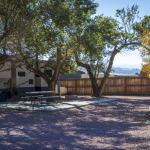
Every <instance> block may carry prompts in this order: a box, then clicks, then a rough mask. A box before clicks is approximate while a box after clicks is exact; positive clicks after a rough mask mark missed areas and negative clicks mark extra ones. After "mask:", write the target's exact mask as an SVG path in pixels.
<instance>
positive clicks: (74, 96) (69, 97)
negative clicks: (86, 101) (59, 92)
mask: <svg viewBox="0 0 150 150" xmlns="http://www.w3.org/2000/svg"><path fill="white" fill-rule="evenodd" d="M65 100H78V96H77V95H65Z"/></svg>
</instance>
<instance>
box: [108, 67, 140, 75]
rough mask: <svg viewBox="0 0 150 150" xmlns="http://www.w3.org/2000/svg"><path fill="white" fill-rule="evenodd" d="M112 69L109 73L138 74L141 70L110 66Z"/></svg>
mask: <svg viewBox="0 0 150 150" xmlns="http://www.w3.org/2000/svg"><path fill="white" fill-rule="evenodd" d="M112 69H113V70H114V71H111V73H116V74H132V75H135V73H138V74H140V72H141V70H140V69H138V68H120V67H112Z"/></svg>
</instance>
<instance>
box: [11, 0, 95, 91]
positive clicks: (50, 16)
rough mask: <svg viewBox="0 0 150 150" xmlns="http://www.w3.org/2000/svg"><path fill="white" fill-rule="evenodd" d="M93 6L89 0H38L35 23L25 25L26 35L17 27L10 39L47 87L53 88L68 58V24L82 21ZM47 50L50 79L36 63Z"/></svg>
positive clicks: (69, 51)
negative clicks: (51, 55) (53, 59)
mask: <svg viewBox="0 0 150 150" xmlns="http://www.w3.org/2000/svg"><path fill="white" fill-rule="evenodd" d="M96 7H97V5H96V4H94V3H93V1H91V0H68V1H59V0H57V1H55V0H47V1H43V0H39V2H38V3H37V5H36V9H35V10H36V12H35V13H36V14H37V17H36V19H35V20H34V22H35V24H34V25H32V27H31V28H30V29H29V33H30V35H29V34H26V32H24V31H20V32H17V33H16V34H15V39H12V40H11V42H10V43H11V44H10V45H11V47H13V49H17V51H18V52H19V54H20V56H21V58H23V60H24V63H25V65H26V67H27V69H29V70H30V71H32V72H34V73H35V74H37V75H39V76H40V77H42V78H43V79H44V80H45V81H46V83H47V84H48V90H55V85H56V81H57V79H58V76H59V73H60V70H61V69H62V67H63V65H65V64H66V63H68V62H69V59H70V58H71V49H70V45H71V44H70V42H71V41H70V38H69V36H68V35H69V34H70V32H71V30H72V26H77V25H80V24H82V23H83V22H85V20H86V19H87V16H88V15H89V14H93V13H94V12H95V8H96ZM51 52H54V54H55V56H56V60H57V63H56V65H55V68H54V74H53V76H52V79H50V78H49V77H48V76H47V75H46V74H45V73H43V72H41V70H40V69H39V66H38V64H39V61H40V60H39V59H40V58H41V57H42V56H44V55H45V54H49V53H51ZM56 54H57V55H56ZM33 63H34V64H36V65H33Z"/></svg>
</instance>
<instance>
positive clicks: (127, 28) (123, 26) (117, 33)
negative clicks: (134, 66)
mask: <svg viewBox="0 0 150 150" xmlns="http://www.w3.org/2000/svg"><path fill="white" fill-rule="evenodd" d="M138 13H139V12H138V6H137V5H133V6H132V7H131V8H129V7H127V9H126V10H125V9H124V8H123V9H121V10H117V12H116V16H117V17H119V18H120V21H121V22H119V21H115V20H113V21H112V19H111V18H107V20H108V21H106V22H104V23H103V25H104V30H100V31H99V34H98V36H99V38H100V39H101V40H100V41H99V42H100V43H99V44H101V45H105V48H104V47H103V46H102V47H101V50H104V52H105V50H106V49H109V53H108V54H109V55H107V56H110V58H109V61H108V65H107V67H106V70H105V72H104V77H103V78H102V81H101V84H100V86H99V85H98V84H97V82H96V78H94V77H93V74H92V72H91V64H90V63H89V64H87V63H84V61H83V62H82V59H81V61H79V60H78V59H77V53H75V54H76V62H77V64H78V65H79V66H82V67H84V68H86V69H87V72H88V74H89V76H90V79H91V83H92V89H93V96H100V95H102V91H103V88H104V85H105V82H106V80H107V78H108V77H109V74H110V72H111V69H112V65H113V61H114V58H115V56H116V55H117V54H118V53H120V52H121V51H123V50H127V49H130V50H134V49H135V48H138V47H137V46H142V45H141V42H140V40H139V37H140V35H141V34H142V30H141V28H142V26H145V27H147V28H149V20H150V18H149V17H145V18H144V19H143V20H142V21H141V22H136V21H137V18H138ZM98 23H99V22H98ZM116 23H117V24H116ZM101 26H102V24H101V23H99V28H101ZM106 26H109V27H106ZM102 27H103V26H102ZM97 28H98V27H97ZM107 28H108V29H107ZM114 28H115V30H114ZM102 29H103V28H102ZM89 37H91V36H89ZM82 41H83V40H82ZM84 41H86V40H84ZM91 41H92V39H91V40H89V41H88V43H89V44H91ZM97 42H98V40H96V43H97ZM96 43H95V45H96ZM93 45H94V44H93ZM82 46H83V47H84V48H83V49H85V45H83V44H82ZM94 48H96V49H97V48H98V49H99V47H94ZM98 49H97V50H98ZM88 51H93V47H92V48H90V47H89V48H88ZM82 52H83V53H85V52H84V51H82ZM96 52H97V51H96ZM96 52H95V51H94V53H95V54H97V53H96ZM101 54H102V53H100V56H101ZM105 54H106V53H105ZM95 56H96V55H95ZM90 58H92V57H91V56H90V57H89V59H90ZM95 60H96V61H98V59H97V57H95Z"/></svg>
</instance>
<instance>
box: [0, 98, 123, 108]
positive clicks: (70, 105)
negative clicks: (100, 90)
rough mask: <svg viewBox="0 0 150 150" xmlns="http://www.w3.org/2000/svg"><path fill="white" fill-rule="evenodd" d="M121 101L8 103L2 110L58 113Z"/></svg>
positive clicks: (3, 104)
mask: <svg viewBox="0 0 150 150" xmlns="http://www.w3.org/2000/svg"><path fill="white" fill-rule="evenodd" d="M117 100H121V99H118V98H114V99H111V98H109V99H108V98H107V99H100V100H93V101H81V102H60V103H55V102H51V103H49V104H42V106H41V105H40V103H39V102H36V103H35V105H33V106H31V102H30V101H27V102H25V104H23V101H15V102H13V101H8V102H2V103H0V109H13V110H32V111H58V110H63V109H69V108H75V107H81V106H86V105H91V104H98V103H106V102H111V101H117Z"/></svg>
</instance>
